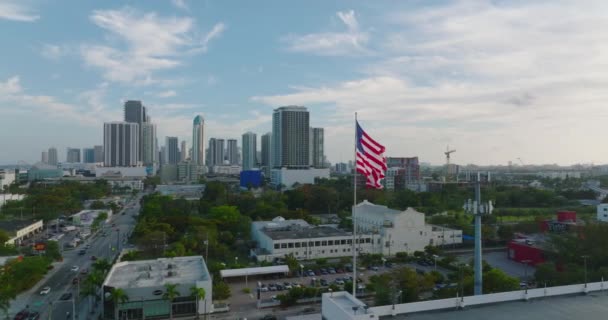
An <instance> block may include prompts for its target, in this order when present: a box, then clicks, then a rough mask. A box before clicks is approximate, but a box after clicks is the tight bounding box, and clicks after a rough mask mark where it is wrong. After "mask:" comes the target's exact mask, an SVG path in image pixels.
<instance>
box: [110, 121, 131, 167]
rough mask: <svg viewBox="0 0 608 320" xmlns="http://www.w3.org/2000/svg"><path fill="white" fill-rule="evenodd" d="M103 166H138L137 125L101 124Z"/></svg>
mask: <svg viewBox="0 0 608 320" xmlns="http://www.w3.org/2000/svg"><path fill="white" fill-rule="evenodd" d="M103 150H104V155H103V156H104V161H103V162H104V165H105V166H106V167H132V166H137V165H138V164H139V157H138V150H139V124H137V123H130V122H122V121H116V122H106V123H104V124H103Z"/></svg>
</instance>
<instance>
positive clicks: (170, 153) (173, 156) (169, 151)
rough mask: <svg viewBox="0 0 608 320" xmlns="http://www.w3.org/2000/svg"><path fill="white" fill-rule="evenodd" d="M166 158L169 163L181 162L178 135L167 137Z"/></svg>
mask: <svg viewBox="0 0 608 320" xmlns="http://www.w3.org/2000/svg"><path fill="white" fill-rule="evenodd" d="M165 158H166V159H165V160H166V163H167V164H177V163H178V162H179V147H178V140H177V137H166V138H165Z"/></svg>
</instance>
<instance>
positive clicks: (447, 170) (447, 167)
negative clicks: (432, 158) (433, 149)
mask: <svg viewBox="0 0 608 320" xmlns="http://www.w3.org/2000/svg"><path fill="white" fill-rule="evenodd" d="M454 152H456V149H452V150H450V146H449V145H448V146H447V148H446V149H445V152H444V154H445V179H446V181H447V180H449V178H450V154H452V153H454Z"/></svg>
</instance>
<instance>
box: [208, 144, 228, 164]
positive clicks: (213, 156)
mask: <svg viewBox="0 0 608 320" xmlns="http://www.w3.org/2000/svg"><path fill="white" fill-rule="evenodd" d="M223 164H224V139H217V138H211V139H209V147H208V149H207V167H209V168H212V167H213V166H221V165H223Z"/></svg>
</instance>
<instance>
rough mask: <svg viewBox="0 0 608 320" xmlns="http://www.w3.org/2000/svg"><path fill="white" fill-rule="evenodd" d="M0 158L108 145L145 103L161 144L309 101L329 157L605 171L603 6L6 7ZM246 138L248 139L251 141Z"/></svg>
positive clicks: (34, 0)
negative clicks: (199, 122)
mask: <svg viewBox="0 0 608 320" xmlns="http://www.w3.org/2000/svg"><path fill="white" fill-rule="evenodd" d="M0 41H1V43H2V49H1V52H2V54H1V55H0V164H14V163H17V162H20V161H24V162H26V163H35V162H37V161H40V153H41V152H42V151H43V150H46V149H48V148H49V147H51V146H55V147H57V148H58V150H59V160H60V161H64V160H65V156H66V155H65V153H66V148H67V147H75V148H85V147H91V146H93V145H100V144H102V131H103V125H102V124H103V122H104V121H120V120H122V105H123V103H124V101H125V100H142V101H143V103H144V105H146V106H147V108H148V114H149V115H150V116H151V118H152V121H153V122H155V123H156V124H157V126H158V137H159V143H162V141H164V137H165V136H178V137H179V138H180V140H186V141H187V143H188V145H190V141H191V132H192V119H193V118H194V116H195V115H197V114H201V115H203V116H204V118H205V121H206V125H207V126H206V129H205V134H206V136H207V137H218V138H238V139H239V141H240V137H241V135H242V134H243V133H245V132H247V131H253V132H255V133H257V134H258V139H259V136H261V135H262V134H264V133H266V132H268V131H270V130H271V118H272V110H273V109H274V108H277V107H280V106H284V105H303V106H306V107H307V108H308V109H309V111H310V113H311V117H310V118H311V126H314V127H324V128H325V150H326V155H327V157H328V160H329V161H331V162H334V163H335V162H347V161H349V160H352V157H353V144H354V141H353V139H354V116H355V112H357V115H358V119H359V122H360V124H361V125H362V127H363V128H364V129H365V130H366V131H367V132H368V134H369V135H370V136H372V137H373V138H374V139H376V140H377V141H378V142H380V143H382V144H384V145H385V146H386V149H387V152H386V155H387V156H404V157H411V156H418V157H419V159H420V161H422V162H430V163H433V164H441V163H444V161H445V156H444V154H443V153H444V152H445V150H446V148H447V147H448V146H449V147H450V148H451V149H455V150H456V152H455V153H453V154H452V155H451V161H452V162H453V163H459V164H468V163H475V164H480V165H485V164H503V165H506V164H507V163H508V162H509V161H513V162H514V163H517V162H519V160H517V159H518V158H521V159H522V161H523V162H525V163H526V164H532V163H537V164H544V163H558V164H562V165H568V164H574V163H595V164H600V163H608V148H607V147H605V135H606V134H605V132H606V129H605V128H606V127H607V123H608V121H607V120H608V106H607V105H606V102H607V101H608V99H607V98H608V90H606V89H607V88H608V1H604V0H601V1H591V0H590V1H560V0H551V1H541V0H539V1H523V0H522V1H517V0H514V1H487V0H486V1H482V0H480V1H474V0H471V1H423V0H418V1H415V0H410V1H394V0H391V1H389V0H386V1H328V0H309V1H298V2H296V1H279V0H269V1H263V2H258V1H232V0H222V1H210V0H200V1H196V0H166V1H161V0H158V1H113V0H104V1H81V0H63V1H51V0H0ZM239 145H240V142H239Z"/></svg>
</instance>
